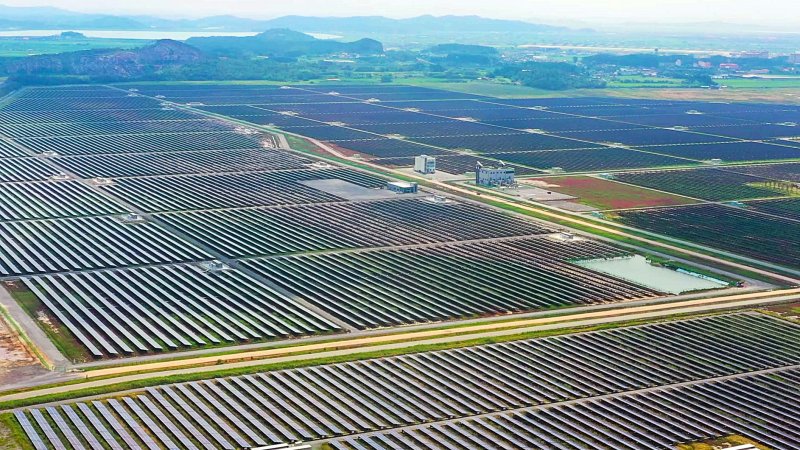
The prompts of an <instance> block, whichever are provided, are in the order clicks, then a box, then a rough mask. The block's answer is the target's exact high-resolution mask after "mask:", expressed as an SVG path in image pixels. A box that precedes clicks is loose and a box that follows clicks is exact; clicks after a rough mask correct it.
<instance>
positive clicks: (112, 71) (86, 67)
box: [5, 40, 203, 80]
mask: <svg viewBox="0 0 800 450" xmlns="http://www.w3.org/2000/svg"><path fill="white" fill-rule="evenodd" d="M201 59H203V54H202V52H200V50H198V49H196V48H194V47H192V46H190V45H186V44H184V43H182V42H178V41H172V40H161V41H156V42H155V43H153V44H151V45H147V46H144V47H141V48H138V49H131V50H120V49H112V50H86V51H80V52H69V53H59V54H55V55H38V56H30V57H27V58H21V59H17V60H13V61H11V62H9V63H8V64H7V66H6V68H5V72H6V73H7V74H8V75H10V76H11V77H13V78H15V79H24V78H26V77H37V78H38V77H48V76H81V77H89V78H91V79H112V80H116V79H128V78H135V77H140V76H143V75H146V74H150V73H153V72H154V71H158V70H160V69H163V68H165V67H168V66H174V65H183V64H190V63H195V62H198V61H200V60H201Z"/></svg>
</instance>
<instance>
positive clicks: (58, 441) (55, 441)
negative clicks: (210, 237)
mask: <svg viewBox="0 0 800 450" xmlns="http://www.w3.org/2000/svg"><path fill="white" fill-rule="evenodd" d="M797 339H800V328H798V327H797V326H795V325H793V324H791V323H789V322H786V321H783V320H780V319H776V318H772V317H769V316H765V315H761V314H755V313H746V314H732V315H723V316H716V317H708V318H702V319H694V320H684V321H674V322H669V323H661V324H653V325H644V326H638V327H627V328H621V329H616V330H607V331H597V332H590V333H579V334H573V335H568V336H559V337H549V338H539V339H531V340H525V341H515V342H510V343H503V344H493V345H485V346H478V347H469V348H463V349H455V350H447V351H438V352H427V353H418V354H412V355H406V356H397V357H388V358H378V359H371V360H366V361H358V362H348V363H340V364H331V365H323V366H317V367H310V368H300V369H290V370H281V371H273V372H265V373H258V374H253V375H244V376H235V377H230V378H218V379H211V380H204V381H196V382H188V383H180V384H171V385H164V386H160V387H154V388H147V389H146V390H145V391H144V392H142V393H139V394H131V395H122V396H117V397H116V398H111V399H107V400H94V401H90V402H78V403H72V404H64V405H60V406H52V407H44V408H33V409H27V410H19V411H17V412H16V413H15V416H16V418H17V420H18V421H19V423H20V424H21V425H22V427H23V429H24V430H25V433H26V434H27V436H28V437H29V439H30V440H31V442H34V443H37V444H39V448H63V446H64V445H65V444H68V445H70V446H71V447H73V448H83V447H90V446H92V444H93V443H95V444H96V445H98V446H104V445H109V446H111V447H112V448H119V447H120V446H123V445H124V446H126V447H133V448H135V447H142V448H145V447H149V448H160V447H166V448H174V447H175V446H176V443H178V442H180V443H181V444H182V445H187V444H189V443H191V444H192V446H196V447H197V448H200V447H203V448H209V449H216V448H247V447H252V446H257V445H270V444H276V443H281V442H291V441H295V440H304V441H314V440H320V439H328V438H336V440H335V441H333V442H332V443H331V445H332V447H333V448H342V449H351V448H355V449H359V448H381V449H397V448H431V449H440V448H441V449H444V448H453V446H454V445H462V446H459V447H457V448H485V449H495V448H497V442H504V444H503V446H509V448H515V449H528V448H536V449H550V448H554V447H553V446H556V447H559V446H564V445H566V444H562V443H567V442H569V443H572V444H573V447H564V448H580V449H588V448H608V446H609V445H610V443H612V442H614V443H616V445H617V446H618V447H619V446H624V447H622V448H630V449H638V448H641V447H638V446H635V445H634V444H632V442H636V441H642V440H644V442H647V443H648V445H651V446H653V447H654V448H672V447H669V446H668V445H675V444H677V443H679V442H686V441H690V440H698V439H700V438H707V437H708V436H715V435H723V434H724V435H727V434H730V432H731V431H735V432H740V433H742V434H748V435H750V436H752V437H753V438H756V439H759V440H760V441H761V442H764V443H766V444H767V445H770V446H771V448H774V449H777V450H784V449H785V450H790V449H791V448H792V445H794V444H796V443H798V442H800V438H798V436H797V430H796V428H793V426H792V424H793V423H794V420H793V416H792V413H791V412H790V411H793V410H795V409H796V407H797V406H798V403H797V395H796V392H797V391H798V388H800V385H798V383H800V375H799V374H798V372H797V370H796V369H781V368H782V367H785V366H787V365H793V364H797V362H798V361H800V353H798V349H797V346H796V345H795V343H796V341H797ZM734 355H735V357H732V356H734ZM764 368H772V369H775V370H776V371H775V372H774V373H773V374H767V375H749V374H746V373H747V372H750V371H754V370H759V369H764ZM737 374H743V375H739V376H736V377H735V378H731V379H728V380H725V381H716V382H713V383H710V382H703V381H702V380H704V379H707V378H713V377H721V376H734V375H737ZM681 382H695V383H693V384H690V385H684V386H679V387H662V386H666V385H673V384H676V383H681ZM644 388H655V390H649V391H647V392H637V393H630V392H629V391H636V390H640V389H644ZM599 395H605V396H606V397H605V398H603V399H594V398H592V397H596V396H599ZM709 395H713V396H715V398H721V399H725V400H729V401H725V402H721V403H716V402H715V404H714V405H713V406H712V405H709V404H708V401H707V398H708V396H709ZM763 396H768V397H769V398H770V401H769V402H764V401H762V400H758V399H762V398H764V397H763ZM565 401H571V403H569V404H564V403H563V402H565ZM554 403H559V404H554ZM312 405H313V406H312ZM681 405H682V406H687V405H690V407H687V408H683V407H681ZM740 406H744V407H740ZM509 409H512V411H508V412H503V411H505V410H509ZM666 410H674V412H672V413H669V414H667V413H664V412H665V411H666ZM684 411H685V412H684ZM698 412H702V413H701V414H700V413H698ZM477 414H487V415H486V416H484V417H482V418H478V419H468V417H469V416H473V415H477ZM575 417H581V418H582V419H581V422H587V421H588V422H589V423H592V424H593V425H592V429H593V430H602V432H601V433H598V432H592V433H589V432H586V433H584V432H580V431H578V430H579V429H577V428H576V425H575V424H576V423H577V422H576V421H575ZM608 417H613V418H614V419H613V421H610V420H609V419H607V418H608ZM765 418H769V420H768V421H767V420H763V419H765ZM459 419H462V420H459ZM759 419H761V420H759ZM452 420H455V421H452ZM429 422H430V423H429ZM643 423H647V424H649V425H651V427H649V428H644V427H642V426H641V424H643ZM403 427H410V428H403ZM478 430H480V431H478ZM366 432H379V433H380V434H377V435H374V436H375V437H374V438H372V437H366V436H364V437H359V436H354V437H341V436H347V435H359V434H361V433H366ZM378 436H380V437H378ZM454 436H461V437H459V438H455V437H454ZM452 439H455V441H453V440H452ZM412 442H413V444H411V443H412ZM465 442H469V446H468V447H463V445H464V443H465ZM493 442H494V443H493ZM101 443H102V444H101ZM456 443H457V444H456ZM59 446H61V447H59Z"/></svg>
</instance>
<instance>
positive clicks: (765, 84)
mask: <svg viewBox="0 0 800 450" xmlns="http://www.w3.org/2000/svg"><path fill="white" fill-rule="evenodd" d="M717 82H718V83H719V84H720V85H723V86H727V87H728V88H731V89H786V88H800V77H789V78H728V79H725V80H717Z"/></svg>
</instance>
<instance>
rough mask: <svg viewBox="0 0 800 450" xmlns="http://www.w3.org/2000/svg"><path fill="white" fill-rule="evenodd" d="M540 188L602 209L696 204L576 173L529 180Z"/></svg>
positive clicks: (661, 193) (686, 199)
mask: <svg viewBox="0 0 800 450" xmlns="http://www.w3.org/2000/svg"><path fill="white" fill-rule="evenodd" d="M525 181H527V182H533V183H531V184H535V185H537V186H539V187H542V188H545V189H549V190H552V191H555V192H559V193H562V194H567V195H572V196H574V197H578V200H576V201H577V202H579V203H583V204H584V205H589V206H594V207H596V208H600V209H626V208H645V207H652V206H672V205H686V204H689V203H696V202H695V201H694V200H692V199H688V198H684V197H680V196H677V195H672V194H667V193H665V192H658V191H653V190H650V189H644V188H640V187H636V186H630V185H627V184H622V183H617V182H615V181H610V180H604V179H601V178H595V177H587V176H575V177H552V178H537V179H532V180H525Z"/></svg>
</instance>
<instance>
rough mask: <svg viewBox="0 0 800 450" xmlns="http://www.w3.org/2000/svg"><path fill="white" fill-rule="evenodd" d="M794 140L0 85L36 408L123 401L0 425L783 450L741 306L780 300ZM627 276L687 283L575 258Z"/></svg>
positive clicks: (200, 441) (798, 232) (742, 126)
mask: <svg viewBox="0 0 800 450" xmlns="http://www.w3.org/2000/svg"><path fill="white" fill-rule="evenodd" d="M798 123H800V107H797V106H789V105H779V104H755V103H753V104H733V103H703V102H689V101H658V100H640V99H623V98H610V97H608V98H592V97H579V98H535V99H534V98H530V99H500V98H491V97H484V96H479V95H473V94H464V93H458V92H450V91H444V90H436V89H431V88H425V87H416V86H403V85H394V84H385V85H384V84H380V85H379V84H374V85H347V84H324V85H315V84H308V85H298V86H279V85H237V84H232V85H193V84H156V83H154V84H142V85H119V86H113V85H109V86H92V85H85V86H63V87H40V88H26V89H23V90H22V91H19V92H17V93H15V94H13V95H11V96H10V97H8V98H7V99H5V100H4V101H3V102H2V103H0V281H2V282H3V283H4V286H5V289H6V290H7V291H8V292H9V294H10V296H11V297H12V301H15V302H16V304H17V305H18V308H17V309H18V310H19V311H16V312H14V314H20V315H21V316H23V317H21V318H24V319H25V320H21V322H22V323H23V325H22V326H23V328H24V327H25V326H29V324H32V326H33V327H35V328H36V329H37V330H38V332H39V333H40V335H41V336H43V337H44V338H45V339H48V340H49V342H50V346H51V347H53V348H54V350H53V351H55V352H56V353H58V354H59V355H60V356H61V357H63V358H65V359H66V360H67V361H66V362H65V363H64V367H65V369H63V372H64V374H63V375H64V376H65V377H66V378H64V379H65V380H67V381H66V382H65V385H71V384H74V385H75V388H74V389H75V390H76V391H77V392H78V393H81V392H82V391H79V389H80V385H81V383H82V382H84V381H88V382H90V383H91V382H92V381H93V380H97V382H98V383H99V384H98V386H100V387H98V389H99V391H98V392H105V391H103V390H102V388H101V387H102V386H105V385H110V384H112V383H113V381H114V378H115V377H116V376H123V375H131V377H132V379H133V380H134V383H137V382H138V381H139V380H142V383H141V384H133V385H132V386H130V387H127V388H126V390H125V392H117V390H120V391H121V390H122V388H120V389H117V390H113V389H112V390H111V391H108V392H106V393H109V394H113V395H109V396H106V395H104V394H101V395H96V393H95V392H94V391H91V392H90V393H87V394H86V395H87V396H82V395H77V394H76V395H74V396H72V397H64V398H63V399H61V397H57V398H56V400H54V401H49V400H48V401H47V402H46V403H47V404H44V405H41V404H40V403H44V402H39V403H36V402H31V403H24V402H23V403H21V404H20V405H21V406H17V404H13V403H12V405H13V406H11V407H9V409H8V410H7V411H8V412H11V415H10V416H9V417H11V420H13V422H14V424H15V426H17V427H18V428H19V434H20V435H21V436H23V437H24V439H25V440H26V441H25V445H26V446H25V447H24V448H25V449H28V448H33V449H36V450H45V449H47V450H50V449H55V450H60V449H92V450H101V449H149V450H159V449H207V450H211V449H253V448H276V449H277V448H285V447H281V445H289V444H292V443H299V442H302V443H303V444H298V445H300V446H299V447H297V448H312V449H314V450H333V449H335V450H373V449H375V450H378V449H381V450H389V449H391V450H397V449H401V450H422V449H426V450H427V449H431V450H444V449H464V450H467V449H469V450H472V449H485V450H498V449H520V450H528V449H540V450H552V449H558V450H590V449H592V450H595V449H602V450H614V449H625V450H628V449H630V450H644V449H659V450H676V448H677V447H676V446H677V445H678V444H691V443H695V442H701V441H704V440H710V439H722V438H725V437H729V436H744V437H746V438H748V439H750V440H752V441H754V442H758V443H759V445H761V446H762V447H763V448H759V450H763V449H767V450H795V449H797V448H800V430H798V428H797V426H796V423H797V420H796V419H797V417H796V411H797V410H798V408H800V346H798V345H797V344H798V342H800V325H798V323H800V322H798V320H797V318H796V317H794V316H791V317H788V318H787V316H784V315H781V314H779V313H775V312H774V311H772V312H770V313H766V312H765V311H763V310H756V308H757V307H759V306H762V305H766V304H770V305H771V304H773V303H774V304H777V303H778V301H779V300H780V301H782V302H784V303H785V302H786V301H787V300H786V299H785V298H784V296H790V295H794V294H796V292H800V290H798V289H786V290H782V289H778V288H784V287H786V288H788V287H790V286H795V285H796V283H792V282H791V281H792V280H793V279H792V278H790V276H792V275H795V274H800V267H798V265H800V249H798V247H797V245H796V242H798V241H800V187H798V186H799V185H798V182H800V128H798V125H797V124H798ZM423 154H424V155H430V156H434V157H436V160H437V174H436V175H435V176H423V175H421V174H418V173H415V172H414V171H413V164H414V157H416V156H419V155H423ZM476 163H480V164H483V165H486V166H501V165H506V167H513V168H514V169H515V174H516V177H517V179H518V183H516V184H515V185H514V186H512V187H508V188H506V187H503V188H502V189H501V188H491V187H485V188H482V187H479V186H476V183H473V181H472V180H474V173H473V171H475V170H476ZM398 180H400V181H415V182H418V183H419V184H418V186H415V190H414V192H404V193H400V192H398V191H395V190H392V189H390V186H391V185H392V184H396V183H391V182H393V181H398ZM387 183H388V184H387ZM562 185H563V187H564V190H563V192H559V189H560V188H561V187H562ZM417 187H418V188H419V189H418V190H416V188H417ZM521 192H527V193H528V194H526V195H534V194H530V193H531V192H534V193H535V195H537V196H538V197H535V198H534V197H531V198H525V197H524V196H523V195H522V194H520V193H521ZM553 193H555V194H558V198H559V199H560V200H559V201H549V200H548V199H547V196H549V195H552V194H553ZM590 194H591V195H590ZM581 202H583V203H581ZM576 205H577V206H580V207H577V206H576ZM529 206H530V208H532V210H533V211H535V214H531V213H530V211H529V210H528V209H526V208H528V207H529ZM570 208H572V209H570ZM584 220H591V221H593V222H591V223H592V224H593V225H592V226H595V227H599V228H603V227H607V228H603V230H604V231H606V232H605V233H600V232H595V231H596V230H593V229H592V227H589V226H585V225H586V223H588V222H583V221H584ZM570 227H572V228H570ZM629 230H635V233H634V232H631V234H630V235H628V234H624V233H625V232H628V231H629ZM615 234H617V235H618V236H615ZM642 236H647V237H648V238H649V239H653V245H656V243H657V242H656V241H655V240H656V239H660V240H661V241H659V243H661V244H663V243H664V242H667V243H670V244H675V243H681V244H682V245H683V244H685V245H686V247H685V248H683V249H681V248H676V249H674V250H675V251H676V252H677V253H679V256H675V254H672V255H669V254H660V253H658V252H659V250H657V249H656V250H653V248H661V249H663V248H665V247H663V246H662V247H647V246H644V245H640V244H641V242H642V241H640V240H639V241H637V240H636V239H638V238H641V237H642ZM634 238H636V239H634ZM687 249H688V250H687ZM704 249H706V250H708V252H707V253H703V251H705V250H704ZM680 250H686V252H685V253H680ZM650 252H653V253H650ZM692 252H696V253H692ZM717 255H723V256H725V257H726V258H728V259H726V260H724V261H723V260H720V261H716V262H718V264H714V263H710V262H709V261H710V260H712V259H714V258H716V257H717ZM645 256H646V257H647V258H648V260H647V261H648V263H649V264H646V265H647V266H648V267H647V268H649V269H653V268H654V267H655V266H659V265H658V264H656V263H655V262H654V260H658V258H670V257H672V258H674V260H673V259H670V261H671V262H673V263H675V264H679V265H680V268H679V269H678V270H675V267H672V268H667V267H662V266H659V267H658V270H663V271H668V272H669V274H670V276H672V275H675V276H683V277H686V278H688V279H690V280H692V281H700V282H703V283H706V284H702V287H698V288H693V289H687V290H685V291H684V290H676V291H671V290H668V289H661V288H660V287H659V286H661V285H658V284H651V283H646V282H643V280H642V277H641V275H637V274H633V273H630V274H629V273H627V272H626V271H622V272H614V271H613V270H600V269H596V268H594V267H595V266H588V265H586V264H585V263H587V262H596V261H601V262H612V263H613V262H620V261H622V262H625V261H631V260H635V259H636V258H642V259H644V258H645ZM684 257H685V258H686V259H681V258H684ZM676 261H677V262H676ZM747 262H752V263H753V265H752V266H749V265H748V266H747V267H744V268H742V267H735V266H736V265H737V264H738V265H744V264H745V263H747ZM590 267H591V268H590ZM731 268H736V269H741V270H738V271H736V270H733V269H731ZM729 269H730V270H729ZM750 269H752V272H750V271H748V270H750ZM768 269H769V270H772V269H774V272H771V271H770V272H767V270H768ZM693 271H694V272H693ZM630 272H634V271H633V270H630ZM648 273H649V272H648ZM660 273H661V274H664V273H665V272H660ZM781 277H782V278H781ZM665 278H669V276H666V275H665ZM784 280H789V281H784ZM779 281H783V282H779ZM709 283H710V284H709ZM709 286H711V287H709ZM740 288H741V289H740ZM729 297H730V298H729ZM792 298H794V297H792ZM751 299H752V300H751ZM789 300H791V298H789ZM3 301H4V300H3V298H0V305H2V302H3ZM795 301H796V300H795ZM683 302H685V303H683ZM693 302H694V303H693ZM729 302H730V305H729V304H728V303H729ZM734 304H735V305H737V306H736V307H734V306H733V305H734ZM690 305H696V306H690ZM787 308H788V307H787ZM795 309H797V308H795ZM791 311H795V310H791ZM798 311H800V309H798ZM791 314H795V313H794V312H793V313H791ZM791 314H790V313H787V315H791ZM797 314H800V313H797ZM573 315H574V317H573ZM18 317H20V316H18ZM473 335H474V338H473V337H472V336H473ZM362 340H363V343H361V341H362ZM362 347H363V348H362ZM351 351H357V352H360V353H350V352H351ZM362 353H363V355H362ZM315 358H319V359H318V360H317V359H315ZM262 360H264V361H262ZM259 361H262V362H261V363H262V364H265V365H264V366H259V365H258V364H259ZM273 365H274V367H273ZM156 366H158V367H156ZM265 367H266V368H265ZM226 370H231V372H227V371H226ZM95 373H96V374H97V375H95ZM161 374H163V376H164V378H157V380H156V377H157V376H160V375H161ZM150 375H152V378H153V380H150V379H149V378H148V377H150ZM83 376H85V380H82V379H80V378H81V377H83ZM183 376H186V378H182V377H183ZM70 377H71V378H70ZM166 377H174V378H169V379H166ZM105 378H109V379H108V380H106V379H105ZM42 384H44V383H42ZM57 386H60V385H57ZM112 387H113V385H112ZM67 389H71V388H70V387H67ZM21 391H22V392H21V393H18V392H13V393H12V394H10V395H11V396H14V395H22V396H24V395H25V392H24V389H23V390H21ZM88 395H91V397H89V396H88ZM3 397H4V393H3V392H0V404H2V403H3ZM7 398H10V397H7ZM76 398H77V400H76ZM12 401H13V400H12ZM6 404H7V405H8V403H6ZM31 405H33V406H31ZM1 418H2V414H0V419H1ZM303 445H309V446H310V447H303ZM265 446H266V447H265ZM269 446H276V447H269Z"/></svg>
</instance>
